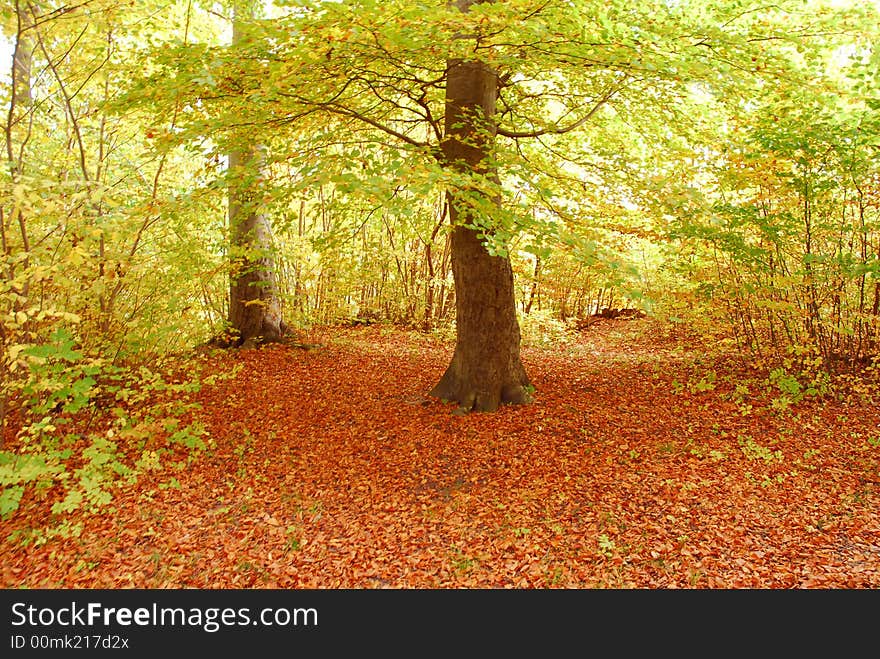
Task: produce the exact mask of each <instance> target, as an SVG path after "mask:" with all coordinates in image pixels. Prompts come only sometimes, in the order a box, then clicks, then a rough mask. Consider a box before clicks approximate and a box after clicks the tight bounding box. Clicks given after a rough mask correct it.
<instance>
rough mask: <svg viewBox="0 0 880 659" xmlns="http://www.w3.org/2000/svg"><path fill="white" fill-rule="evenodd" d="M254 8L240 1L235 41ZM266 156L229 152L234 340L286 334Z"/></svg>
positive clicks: (254, 341) (256, 150) (249, 342)
mask: <svg viewBox="0 0 880 659" xmlns="http://www.w3.org/2000/svg"><path fill="white" fill-rule="evenodd" d="M252 12H253V9H252V7H251V6H250V3H249V2H247V1H246V0H245V1H242V2H237V3H236V5H235V17H234V19H233V26H232V43H233V45H235V44H238V43H240V42H241V39H242V37H243V35H242V19H244V18H248V17H250V16H252ZM263 160H264V159H263V153H262V149H261V148H260V147H259V146H257V145H249V146H247V147H243V148H241V149H238V150H234V151H232V152H231V153H230V154H229V174H230V182H229V242H230V255H231V261H232V263H231V272H230V282H229V325H230V328H231V330H232V332H233V333H234V334H235V336H234V344H235V345H240V346H244V347H253V346H255V345H259V344H261V343H270V342H273V341H279V340H280V339H281V338H282V336H283V335H284V323H283V320H282V316H281V303H280V301H279V298H278V288H277V285H276V281H275V262H274V259H273V258H272V232H271V226H270V224H269V220H268V218H267V217H266V216H265V215H264V214H263V213H261V212H260V209H259V202H258V197H259V195H258V194H257V187H258V184H259V179H260V178H261V177H260V173H261V172H262V170H263V168H264V166H265V163H264V161H263Z"/></svg>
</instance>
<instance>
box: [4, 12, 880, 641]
mask: <svg viewBox="0 0 880 659" xmlns="http://www.w3.org/2000/svg"><path fill="white" fill-rule="evenodd" d="M878 44H880V0H871V1H869V2H864V1H862V0H776V1H774V2H773V3H763V2H758V1H757V0H710V1H708V2H707V1H705V0H643V1H639V2H633V1H631V0H602V1H601V2H600V1H598V0H504V1H503V2H501V1H497V2H496V1H492V0H454V1H447V0H415V1H411V2H402V1H399V0H333V1H330V0H82V1H81V2H75V3H68V2H66V1H65V0H14V1H13V2H9V3H5V4H4V5H3V7H2V8H0V71H2V72H4V75H3V76H2V77H0V108H2V112H0V124H2V131H0V132H2V136H3V148H2V152H0V160H2V164H0V440H2V443H0V543H2V544H0V574H2V585H3V586H4V587H5V588H6V589H9V590H12V589H19V588H21V589H30V590H35V589H44V588H57V589H73V588H76V589H94V588H100V589H118V590H122V589H176V590H183V589H215V590H216V589H241V590H243V589H249V590H250V589H253V590H257V589H278V590H282V591H286V590H287V589H290V590H294V589H450V590H451V589H465V588H466V589H486V590H489V589H521V590H525V589H529V590H533V591H534V590H538V589H569V590H575V589H578V590H587V589H673V588H676V589H686V588H687V589H731V588H737V589H748V588H767V589H873V588H877V587H878V586H880V517H878V516H880V512H878V509H880V506H878V500H877V487H878V482H880V472H878V464H880V411H878V400H880V398H878V397H880V48H878ZM22 638H24V637H23V636H22ZM33 638H36V639H37V641H38V642H39V640H40V638H41V637H40V635H35V636H33ZM13 642H14V639H13Z"/></svg>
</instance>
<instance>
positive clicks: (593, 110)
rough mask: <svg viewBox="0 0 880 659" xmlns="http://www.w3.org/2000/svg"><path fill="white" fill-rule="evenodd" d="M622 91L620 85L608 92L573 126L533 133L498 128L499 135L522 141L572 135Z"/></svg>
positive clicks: (544, 129) (557, 127) (545, 129)
mask: <svg viewBox="0 0 880 659" xmlns="http://www.w3.org/2000/svg"><path fill="white" fill-rule="evenodd" d="M621 89H623V85H619V86H617V87H614V88H613V89H610V90H609V91H607V92H606V93H605V94H603V95H602V97H601V98H600V99H599V100H598V101H597V102H596V104H595V105H594V106H593V107H592V108H591V109H590V111H589V112H587V114H585V115H584V116H583V117H581V118H580V119H578V120H577V121H575V122H574V123H573V124H569V125H568V126H564V127H561V128H560V127H559V126H556V127H553V128H543V129H541V130H533V131H513V130H505V129H503V128H498V129H497V131H496V132H497V134H498V135H503V136H504V137H510V138H512V139H521V138H527V137H540V136H541V135H563V134H565V133H570V132H571V131H573V130H577V129H578V128H580V127H581V126H583V125H584V124H585V123H587V122H588V121H589V120H590V119H591V118H592V117H593V115H594V114H596V112H598V111H599V108H601V107H602V106H603V105H605V103H607V102H608V101H609V100H611V97H612V96H614V95H615V94H616V93H617V92H619V91H620V90H621Z"/></svg>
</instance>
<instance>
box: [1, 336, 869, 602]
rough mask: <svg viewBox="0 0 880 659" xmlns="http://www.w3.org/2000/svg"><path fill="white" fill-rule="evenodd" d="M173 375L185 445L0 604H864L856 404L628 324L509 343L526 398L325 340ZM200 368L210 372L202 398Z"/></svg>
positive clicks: (28, 520)
mask: <svg viewBox="0 0 880 659" xmlns="http://www.w3.org/2000/svg"><path fill="white" fill-rule="evenodd" d="M308 340H309V341H314V342H315V343H318V344H320V346H319V347H316V348H315V349H311V350H304V349H300V348H294V347H291V346H283V345H277V346H269V347H266V348H262V349H258V350H245V351H236V352H227V353H213V354H210V355H201V356H198V357H194V358H193V368H196V367H198V368H199V369H201V372H202V373H203V375H204V376H205V378H206V379H205V383H204V385H203V387H202V388H201V391H200V392H199V393H197V394H193V398H194V400H196V401H197V402H198V403H199V404H200V408H199V409H197V410H196V411H194V412H192V414H193V417H194V419H196V420H198V421H200V422H201V423H203V424H204V426H205V427H206V429H207V432H208V437H209V438H210V439H209V441H208V448H207V449H206V450H204V451H202V453H201V454H200V455H199V456H197V457H196V458H195V459H193V460H192V461H191V462H190V464H189V465H188V466H187V467H186V468H185V469H181V470H179V471H174V470H169V471H165V472H154V473H153V474H152V475H151V476H150V477H149V478H144V479H142V480H140V481H138V485H137V486H136V487H133V488H128V489H125V490H120V491H118V492H116V494H115V497H114V500H113V502H112V504H111V506H110V508H109V509H108V510H106V511H105V512H103V513H101V514H97V515H92V516H85V517H84V518H83V519H82V522H83V524H84V528H83V532H82V533H81V534H80V535H79V536H78V537H74V538H69V539H54V540H50V541H48V542H46V543H45V544H42V545H38V546H36V545H34V544H31V545H29V546H22V545H20V544H19V543H17V542H12V541H10V540H8V539H7V538H8V536H9V535H10V532H11V531H14V530H16V529H19V530H20V529H26V528H28V527H33V526H37V525H39V524H41V523H44V522H45V514H44V513H42V512H40V511H41V510H42V508H40V507H39V506H38V502H34V501H23V502H22V507H21V508H20V509H19V510H18V511H17V512H16V514H15V515H13V516H12V518H11V519H9V520H6V521H5V522H2V523H0V531H2V532H0V536H2V538H3V540H2V545H0V576H2V584H0V585H2V586H3V587H5V588H17V587H25V588H45V587H49V588H233V589H234V588H238V589H241V588H327V589H335V588H359V589H366V588H584V589H585V588H640V589H649V588H650V589H661V588H663V589H665V588H877V587H880V497H878V490H880V410H878V407H877V406H876V405H873V404H871V401H870V400H867V399H866V400H861V399H859V398H858V397H840V396H837V397H835V396H826V397H824V398H817V397H807V398H805V399H804V400H802V401H800V402H797V403H796V404H793V405H790V406H786V404H785V401H784V400H783V399H781V392H780V390H779V389H778V388H774V387H772V386H770V385H768V384H766V383H764V382H762V381H761V380H760V379H759V378H758V377H757V376H755V375H754V374H753V373H750V372H749V371H747V370H745V369H743V368H742V367H741V366H739V365H738V364H737V362H736V361H735V360H732V359H722V358H715V357H712V355H711V353H712V352H715V350H714V347H713V349H712V350H709V349H707V344H706V343H705V342H702V341H700V340H695V339H694V338H693V337H689V336H688V335H687V334H683V333H679V334H676V333H675V332H673V331H672V330H671V329H669V328H668V327H665V326H662V325H658V324H656V323H654V322H653V321H650V320H642V319H640V320H615V321H603V322H598V323H596V324H594V325H592V326H591V327H589V328H587V329H586V330H585V331H583V332H581V333H580V334H579V335H577V337H576V338H574V339H572V340H570V341H567V342H564V343H562V344H559V345H554V346H549V347H537V346H532V347H529V346H527V347H525V348H524V352H523V359H524V363H525V364H526V368H527V371H528V373H529V375H530V377H531V379H532V381H533V383H534V386H535V388H536V392H535V402H534V403H533V404H531V405H528V406H522V407H505V408H502V409H501V410H500V411H498V412H496V413H492V414H470V415H464V416H459V415H456V414H453V412H454V410H455V407H454V405H452V404H446V403H443V402H442V401H438V400H435V399H431V398H427V397H426V396H425V392H426V391H428V390H429V389H430V387H431V386H432V385H433V384H434V383H435V381H436V380H437V379H438V378H439V376H440V375H441V374H442V372H443V370H444V368H445V367H446V364H447V361H448V359H449V357H450V355H451V343H449V342H448V341H443V340H440V339H438V338H431V337H427V336H425V335H419V334H416V333H411V332H404V331H402V330H397V329H394V328H390V327H387V326H370V327H361V328H348V329H338V328H337V329H325V330H323V331H322V332H321V333H320V334H318V335H315V336H313V337H310V338H309V339H308ZM209 374H226V375H227V376H228V377H221V378H218V379H216V380H211V379H210V378H207V375H209Z"/></svg>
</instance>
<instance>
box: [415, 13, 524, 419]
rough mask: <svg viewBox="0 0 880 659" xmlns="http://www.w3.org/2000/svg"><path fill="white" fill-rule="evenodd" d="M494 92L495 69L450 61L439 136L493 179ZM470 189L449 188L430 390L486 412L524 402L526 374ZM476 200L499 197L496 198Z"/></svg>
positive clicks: (511, 301) (468, 166)
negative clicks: (444, 292) (437, 350)
mask: <svg viewBox="0 0 880 659" xmlns="http://www.w3.org/2000/svg"><path fill="white" fill-rule="evenodd" d="M472 4H475V3H474V2H473V0H459V1H458V3H457V5H458V7H459V9H460V10H461V11H467V10H468V8H469V7H470V6H471V5H472ZM497 95H498V76H497V74H496V72H495V71H494V70H493V69H492V68H490V67H489V66H487V65H486V64H484V63H483V62H480V61H476V60H464V61H463V60H451V61H450V62H449V63H448V71H447V80H446V116H445V137H446V139H445V140H444V142H443V158H444V162H445V164H446V165H447V166H448V167H452V168H455V169H458V170H460V171H462V172H468V173H470V172H473V173H477V174H480V175H482V176H484V177H486V178H489V179H491V178H496V173H495V166H494V164H493V162H492V161H493V153H492V152H493V145H494V141H495V100H496V98H497ZM474 194H475V192H474V191H473V190H471V191H464V190H451V191H450V192H449V193H448V202H449V209H450V213H449V219H450V221H451V223H452V225H453V229H452V276H453V280H454V282H455V311H456V343H455V352H454V353H453V356H452V361H451V362H450V364H449V367H448V368H447V369H446V372H445V373H444V374H443V377H442V378H441V379H440V382H439V383H438V384H437V386H435V387H434V388H433V389H432V390H431V392H430V394H431V395H432V396H436V397H438V398H442V399H445V400H450V401H456V402H458V403H459V405H460V407H461V409H462V410H464V411H485V412H491V411H494V410H496V409H497V408H498V407H499V405H501V404H502V403H513V404H521V403H527V402H529V400H530V396H529V392H528V386H529V379H528V377H527V375H526V371H525V368H524V367H523V365H522V361H521V360H520V330H519V324H518V323H517V319H516V299H515V296H514V286H513V269H512V267H511V264H510V258H509V257H507V256H493V255H491V254H490V253H489V252H488V250H487V249H486V246H485V244H484V242H483V239H482V238H481V236H480V234H479V233H478V231H477V230H476V228H475V227H476V226H479V227H481V230H482V231H483V232H484V233H489V232H491V228H489V227H491V222H492V218H483V217H478V216H477V211H475V207H474V204H473V203H472V200H473V196H474ZM482 201H490V202H491V204H495V205H497V204H499V203H500V200H499V199H497V198H496V199H491V200H485V199H484V200H482ZM487 225H488V226H487ZM482 227H485V228H482Z"/></svg>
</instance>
